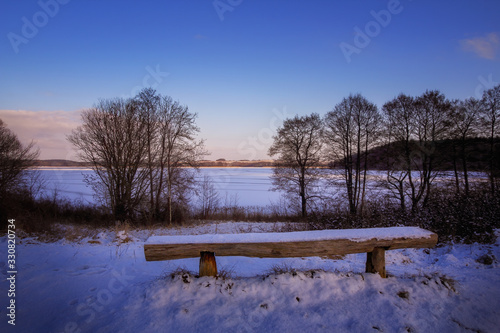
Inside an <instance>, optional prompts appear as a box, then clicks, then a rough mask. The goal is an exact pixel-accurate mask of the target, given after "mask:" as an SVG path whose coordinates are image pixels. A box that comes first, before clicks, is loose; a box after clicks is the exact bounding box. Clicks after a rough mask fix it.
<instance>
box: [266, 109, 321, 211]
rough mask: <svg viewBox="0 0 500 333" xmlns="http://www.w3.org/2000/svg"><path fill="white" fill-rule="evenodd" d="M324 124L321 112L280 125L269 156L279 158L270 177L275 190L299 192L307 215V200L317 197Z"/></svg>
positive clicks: (303, 209) (289, 120)
mask: <svg viewBox="0 0 500 333" xmlns="http://www.w3.org/2000/svg"><path fill="white" fill-rule="evenodd" d="M322 128H323V126H322V123H321V118H320V117H319V115H318V114H316V113H313V114H312V115H310V116H303V117H299V116H295V117H294V118H292V119H287V120H285V121H284V123H283V126H281V127H280V128H278V132H277V134H276V135H275V136H274V137H273V139H274V141H273V144H272V145H271V147H270V148H269V155H270V156H276V155H278V159H277V160H276V161H275V163H274V168H273V175H272V176H271V178H272V182H273V185H274V190H279V191H284V192H285V193H289V194H293V193H296V194H298V195H299V197H300V211H301V216H302V217H303V218H306V217H307V205H308V200H310V199H312V198H314V197H315V196H316V193H315V188H314V187H315V185H316V184H317V182H318V180H319V177H318V174H319V169H318V168H317V167H318V166H319V162H320V158H321V150H322Z"/></svg>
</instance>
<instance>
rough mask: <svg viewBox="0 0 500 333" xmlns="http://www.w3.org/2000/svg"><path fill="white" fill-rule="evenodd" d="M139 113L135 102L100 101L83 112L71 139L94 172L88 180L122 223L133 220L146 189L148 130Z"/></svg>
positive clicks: (70, 136) (69, 138)
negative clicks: (144, 163) (79, 124)
mask: <svg viewBox="0 0 500 333" xmlns="http://www.w3.org/2000/svg"><path fill="white" fill-rule="evenodd" d="M139 111H140V109H139V107H138V105H137V103H136V102H134V101H133V100H123V99H115V100H101V101H100V102H99V103H98V104H97V105H96V106H95V107H93V108H91V109H88V110H85V111H83V112H82V121H83V125H81V126H79V127H78V128H77V129H75V130H74V131H73V132H72V134H71V135H69V136H68V140H69V141H70V142H71V143H72V144H73V145H74V146H75V147H77V148H78V149H79V151H80V158H81V160H82V161H85V162H88V163H90V164H91V165H92V169H93V170H94V171H95V175H96V176H95V177H93V178H90V179H88V181H89V182H90V184H91V185H92V186H93V187H94V190H95V191H96V194H98V195H99V196H100V198H101V199H104V200H105V201H106V203H107V204H108V205H109V207H110V208H111V211H112V213H113V215H114V217H115V218H116V219H117V220H120V221H123V220H126V219H131V218H134V216H135V214H136V209H137V208H138V207H139V205H140V204H141V202H142V201H143V198H144V194H145V190H146V187H147V181H146V180H147V170H146V169H145V168H143V162H144V160H145V156H146V153H147V151H148V150H147V144H148V141H147V135H146V134H147V130H146V122H145V121H144V120H143V118H142V117H141V114H140V112H139Z"/></svg>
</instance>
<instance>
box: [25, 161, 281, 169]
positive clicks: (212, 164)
mask: <svg viewBox="0 0 500 333" xmlns="http://www.w3.org/2000/svg"><path fill="white" fill-rule="evenodd" d="M273 163H274V161H273V160H252V161H249V160H248V161H247V160H240V161H229V160H218V161H208V160H205V161H200V162H199V163H198V166H199V167H200V168H270V167H272V166H273ZM34 167H48V168H91V167H92V165H91V164H89V163H86V162H77V161H70V160H37V161H35V165H34Z"/></svg>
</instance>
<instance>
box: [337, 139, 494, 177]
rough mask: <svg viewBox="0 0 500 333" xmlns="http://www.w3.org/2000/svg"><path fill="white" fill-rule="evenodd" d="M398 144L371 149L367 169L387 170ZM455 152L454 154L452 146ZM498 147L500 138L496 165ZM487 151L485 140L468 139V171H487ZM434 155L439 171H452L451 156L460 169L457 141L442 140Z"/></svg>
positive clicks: (338, 164)
mask: <svg viewBox="0 0 500 333" xmlns="http://www.w3.org/2000/svg"><path fill="white" fill-rule="evenodd" d="M398 145H400V143H393V144H391V145H387V144H386V145H382V146H379V147H376V148H373V149H371V150H370V151H369V158H368V169H371V170H387V166H388V161H389V159H391V158H392V159H398V156H397V155H396V154H395V151H397V150H395V147H397V146H398ZM454 145H455V147H456V150H455V153H454V148H453V146H454ZM499 146H500V138H497V139H496V147H497V154H496V165H500V153H498V147H499ZM489 149H490V142H489V140H488V139H485V138H474V139H469V140H467V142H466V155H467V159H468V162H467V163H468V169H469V170H471V171H474V170H475V171H481V170H487V169H488V168H489V164H488V163H489V158H488V155H489ZM413 150H414V151H418V147H417V144H416V143H415V144H414V149H413ZM434 150H435V151H434V153H435V156H436V160H435V166H436V168H437V169H440V170H453V156H454V154H457V155H456V156H457V158H458V160H457V164H458V168H459V169H461V160H460V158H459V155H458V154H459V151H460V143H459V141H458V140H443V141H439V142H437V143H436V145H435V146H434ZM334 165H335V166H341V165H342V164H341V163H340V161H336V162H335V163H334Z"/></svg>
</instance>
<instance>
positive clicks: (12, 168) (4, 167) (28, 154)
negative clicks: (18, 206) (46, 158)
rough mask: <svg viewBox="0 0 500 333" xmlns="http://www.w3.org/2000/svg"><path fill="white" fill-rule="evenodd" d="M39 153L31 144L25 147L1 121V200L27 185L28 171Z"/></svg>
mask: <svg viewBox="0 0 500 333" xmlns="http://www.w3.org/2000/svg"><path fill="white" fill-rule="evenodd" d="M38 155H39V151H38V149H36V148H35V144H34V143H33V142H31V143H30V144H28V145H27V146H23V144H21V142H20V141H19V139H18V138H17V135H16V134H14V133H13V132H12V131H11V130H10V129H8V128H7V126H6V125H5V124H4V122H3V121H2V120H1V119H0V198H2V197H3V196H4V195H6V194H7V193H8V192H9V191H12V190H14V189H19V188H21V187H22V185H23V184H24V183H25V181H26V180H27V179H26V177H25V176H26V175H27V169H28V168H30V167H32V166H33V165H34V161H35V160H36V159H37V158H38Z"/></svg>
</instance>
